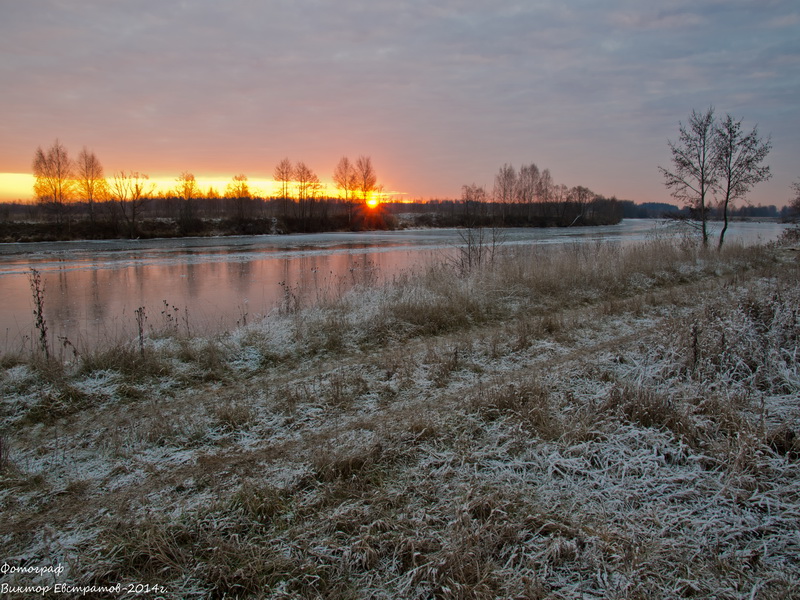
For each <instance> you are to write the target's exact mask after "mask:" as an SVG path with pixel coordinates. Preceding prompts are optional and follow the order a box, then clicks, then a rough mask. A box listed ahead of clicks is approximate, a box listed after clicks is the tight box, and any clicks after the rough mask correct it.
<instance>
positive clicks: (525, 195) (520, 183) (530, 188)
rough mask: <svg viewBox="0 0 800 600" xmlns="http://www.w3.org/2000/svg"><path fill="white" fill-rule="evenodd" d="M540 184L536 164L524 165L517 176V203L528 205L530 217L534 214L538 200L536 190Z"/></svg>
mask: <svg viewBox="0 0 800 600" xmlns="http://www.w3.org/2000/svg"><path fill="white" fill-rule="evenodd" d="M538 184H539V167H537V166H536V165H535V164H534V163H531V164H529V165H522V166H521V167H520V168H519V174H518V175H517V191H516V197H517V201H518V202H520V203H521V204H524V205H526V207H527V210H528V217H530V216H531V214H532V212H533V203H534V201H535V200H536V188H537V186H538Z"/></svg>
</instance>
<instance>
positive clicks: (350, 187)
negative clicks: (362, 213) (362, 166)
mask: <svg viewBox="0 0 800 600" xmlns="http://www.w3.org/2000/svg"><path fill="white" fill-rule="evenodd" d="M333 182H334V183H335V184H336V189H338V190H340V191H341V192H342V199H343V200H344V203H345V206H346V207H347V222H348V223H351V222H352V220H353V196H354V195H355V192H356V189H357V185H358V183H357V181H356V169H355V167H354V166H353V163H351V162H350V159H349V158H347V157H346V156H343V157H342V158H340V159H339V163H338V164H337V165H336V169H335V170H334V171H333Z"/></svg>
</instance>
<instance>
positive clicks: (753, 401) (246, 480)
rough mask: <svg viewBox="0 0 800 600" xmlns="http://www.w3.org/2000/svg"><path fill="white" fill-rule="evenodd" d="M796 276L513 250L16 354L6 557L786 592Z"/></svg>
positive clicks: (492, 590) (601, 589)
mask: <svg viewBox="0 0 800 600" xmlns="http://www.w3.org/2000/svg"><path fill="white" fill-rule="evenodd" d="M798 274H799V271H798V263H797V261H796V258H795V257H793V256H792V255H791V254H790V253H787V252H784V251H783V250H782V249H780V248H751V249H743V248H735V247H731V248H730V249H729V250H728V251H724V252H722V253H716V252H713V253H708V254H705V253H703V252H701V251H698V250H695V249H692V248H690V247H685V246H684V247H680V246H673V245H670V244H668V243H666V242H663V241H652V242H649V243H647V244H643V245H641V246H639V247H636V248H634V249H631V250H626V249H622V248H618V247H609V246H602V245H601V246H597V247H595V248H591V249H589V250H586V249H584V248H580V247H567V248H561V249H551V250H536V251H533V252H523V251H520V252H516V253H512V252H509V253H508V254H507V255H506V256H501V257H497V258H496V259H495V262H494V263H493V264H491V265H488V266H487V268H483V269H476V270H473V271H471V272H469V273H458V272H455V271H454V270H453V269H448V268H445V267H442V268H438V269H432V270H430V271H428V272H425V273H422V274H420V275H418V276H416V277H411V276H409V277H406V278H404V279H400V280H397V281H395V282H394V283H393V284H392V285H389V286H386V287H381V288H375V287H371V288H367V287H362V288H361V289H356V290H354V291H352V292H349V293H348V294H346V295H339V296H333V297H330V298H326V299H325V300H324V302H321V303H319V304H317V305H314V306H303V305H302V303H300V302H295V303H293V304H292V306H291V307H286V309H285V310H283V311H281V313H280V314H276V315H272V316H270V317H269V318H268V319H267V320H265V321H264V322H263V323H257V324H250V325H248V326H247V327H244V328H242V329H239V330H237V331H235V332H233V333H231V334H230V335H228V336H223V337H219V338H215V339H206V340H203V339H191V338H189V337H188V336H187V337H180V336H178V337H172V338H170V337H165V336H160V337H159V338H158V339H153V340H145V341H144V342H143V344H142V345H141V346H140V345H139V344H138V341H137V343H135V344H134V345H133V346H132V347H131V348H130V349H125V348H123V349H116V350H113V351H111V353H110V354H101V353H97V354H95V355H93V356H92V355H89V354H87V353H81V355H80V356H78V357H77V358H75V359H74V360H73V361H72V362H70V363H68V364H62V365H58V367H57V368H55V367H46V366H45V365H46V364H49V363H48V362H47V361H42V359H37V361H28V362H26V361H25V360H24V358H17V359H15V360H14V361H9V363H8V365H7V366H4V367H3V369H4V370H3V375H2V380H0V387H2V395H3V396H2V397H3V402H2V412H0V418H2V429H0V434H2V435H0V467H1V468H0V509H2V511H1V512H0V540H1V541H2V543H3V546H4V548H6V549H7V550H6V552H7V555H6V556H4V557H3V559H4V560H6V561H7V562H8V564H12V565H15V566H46V565H55V564H63V565H64V566H65V572H64V573H62V574H61V575H60V577H61V580H63V581H65V582H69V583H71V584H81V585H114V584H116V583H118V582H122V583H123V584H124V583H143V582H149V583H151V584H154V583H158V584H159V585H161V586H164V588H165V590H164V591H163V593H161V594H160V595H162V596H164V597H167V598H186V597H208V598H318V597H326V598H366V597H372V598H419V599H425V598H453V599H456V598H458V599H461V598H514V597H524V598H565V599H566V598H580V597H603V598H620V599H622V598H679V597H695V598H731V599H733V598H762V599H768V598H769V599H772V598H787V599H788V598H793V597H795V596H796V593H797V589H798V584H799V583H800V566H798V563H797V560H796V556H797V555H798V553H799V552H800V542H799V541H798V538H797V523H798V522H800V463H798V456H800V444H799V443H798V433H800V406H798V404H797V397H798V395H800V377H799V376H798V375H799V374H800V371H799V370H798V364H797V356H798V353H799V352H798V351H799V350H800V348H798V345H799V344H800V342H799V341H798V340H800V335H798V334H800V324H798V318H797V306H800V287H799V286H798ZM289 308H290V310H289ZM137 361H144V362H137ZM51 362H52V361H51ZM137 365H138V367H137ZM45 368H50V369H52V372H51V375H50V376H48V377H47V378H42V377H40V376H39V373H40V372H43V369H45ZM44 402H49V404H46V405H45V404H43V403H44ZM64 407H67V408H64ZM3 581H4V582H6V581H8V582H9V583H15V584H24V583H27V584H31V583H36V581H37V579H36V575H35V574H30V573H11V574H9V575H8V576H6V577H5V578H4V579H3Z"/></svg>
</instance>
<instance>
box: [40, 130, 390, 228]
mask: <svg viewBox="0 0 800 600" xmlns="http://www.w3.org/2000/svg"><path fill="white" fill-rule="evenodd" d="M32 169H33V176H34V187H33V191H34V197H35V199H36V201H37V203H38V205H39V206H40V207H42V208H44V209H45V210H46V212H47V214H48V215H49V216H50V218H51V219H52V220H53V221H54V222H55V223H56V224H57V225H58V226H66V227H67V228H70V227H72V225H73V222H74V221H76V220H79V219H80V218H82V217H86V218H87V219H88V223H89V225H90V228H91V229H94V230H96V232H99V230H101V229H104V228H105V229H106V231H105V233H107V234H112V235H113V234H115V233H116V234H118V235H119V234H125V235H127V236H129V237H136V236H138V235H139V234H140V233H142V232H141V231H140V229H141V226H142V218H143V215H144V213H145V211H146V212H147V214H148V216H150V217H152V218H158V219H162V220H163V219H164V218H171V219H172V220H173V222H174V225H175V226H176V228H177V231H176V233H177V234H178V235H190V234H202V233H203V231H202V230H203V229H204V225H207V224H204V223H203V219H208V218H214V217H218V218H219V217H222V218H224V219H227V220H229V221H230V222H231V224H232V225H233V226H234V229H237V228H238V229H251V230H253V229H258V231H257V232H258V233H265V232H267V231H265V230H264V229H265V228H268V229H269V231H276V230H277V231H281V232H291V231H316V230H323V229H331V228H341V227H343V226H346V227H349V228H363V227H364V226H365V225H368V226H370V227H375V226H381V222H380V219H379V218H376V217H375V216H374V215H373V216H372V218H371V219H366V218H364V217H365V213H366V211H365V210H364V208H365V207H366V206H367V204H369V203H371V202H372V201H373V199H375V198H377V197H379V195H380V194H381V193H382V186H380V185H379V184H378V177H377V174H376V172H375V168H374V166H373V163H372V159H371V158H370V157H369V156H360V157H359V158H358V159H357V160H355V161H351V160H350V159H349V158H348V157H342V159H341V160H340V161H339V163H338V164H337V166H336V169H335V170H334V173H333V181H334V183H335V185H336V188H337V190H338V191H339V196H338V197H331V196H330V195H326V194H324V193H323V186H322V183H321V180H320V178H319V176H318V175H317V174H316V173H315V172H314V171H313V170H312V169H311V168H309V167H308V166H307V165H306V164H305V163H304V162H303V161H298V162H292V161H290V160H289V159H288V158H284V159H282V160H281V161H280V162H279V163H278V164H277V165H276V166H275V169H274V172H273V177H274V181H275V182H276V185H277V187H278V190H279V192H278V194H277V195H275V196H272V197H270V198H262V197H259V196H258V195H256V194H254V193H253V192H252V190H251V189H250V185H249V182H248V178H247V176H246V175H245V174H243V173H240V174H237V175H234V176H233V178H232V179H231V181H230V183H228V184H227V186H226V188H225V190H224V192H223V193H222V194H220V193H218V192H217V190H215V189H214V188H213V187H212V188H209V189H208V190H207V191H206V192H203V191H202V190H201V189H200V187H199V185H198V183H197V179H196V178H195V176H194V174H193V173H191V172H189V171H185V172H182V173H181V174H180V175H179V176H178V177H177V178H176V180H175V185H174V187H173V188H171V189H170V190H169V191H168V192H166V193H165V192H159V193H157V192H156V186H155V184H154V183H153V182H152V181H151V180H150V177H149V176H148V175H147V174H146V173H142V172H139V171H125V170H122V171H116V172H115V173H113V174H112V175H111V176H110V177H106V175H105V171H104V168H103V165H102V163H101V162H100V160H99V159H98V158H97V156H96V154H95V153H94V152H93V151H91V150H88V149H86V148H83V150H82V151H81V152H80V153H79V154H78V156H77V158H75V159H72V158H71V157H70V155H69V152H68V151H67V149H66V147H65V146H64V145H63V144H62V143H61V142H60V141H58V140H56V141H55V142H54V143H53V145H52V146H50V147H49V148H47V149H42V148H41V147H39V148H37V149H36V152H35V154H34V159H33V165H32ZM212 215H213V216H212ZM267 220H268V221H269V223H267V222H266V221H267ZM148 225H149V227H150V228H151V229H152V228H153V227H154V223H152V222H151V223H149V224H148ZM108 229H110V230H111V231H108ZM234 232H236V231H234ZM243 232H244V231H243ZM160 233H164V232H163V231H161V232H160Z"/></svg>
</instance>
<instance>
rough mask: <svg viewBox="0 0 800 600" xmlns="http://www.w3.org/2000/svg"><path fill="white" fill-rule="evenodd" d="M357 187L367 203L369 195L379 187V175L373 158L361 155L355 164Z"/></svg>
mask: <svg viewBox="0 0 800 600" xmlns="http://www.w3.org/2000/svg"><path fill="white" fill-rule="evenodd" d="M355 172H356V179H355V181H356V189H357V190H358V191H359V192H360V194H361V199H362V200H363V202H364V203H365V204H366V202H367V200H368V198H369V195H370V194H371V193H373V192H375V191H376V190H377V189H378V176H377V175H376V174H375V168H374V167H373V166H372V158H370V157H369V156H359V157H358V160H357V161H356V166H355Z"/></svg>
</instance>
